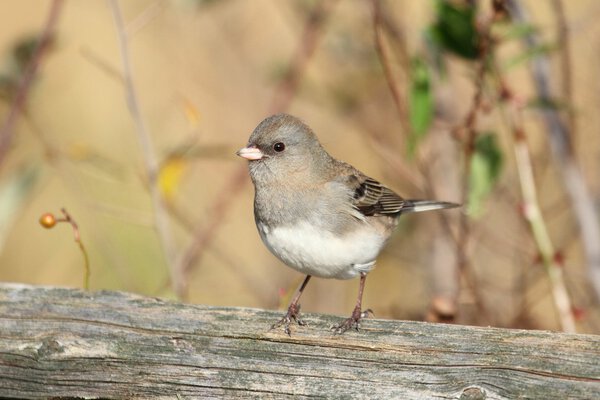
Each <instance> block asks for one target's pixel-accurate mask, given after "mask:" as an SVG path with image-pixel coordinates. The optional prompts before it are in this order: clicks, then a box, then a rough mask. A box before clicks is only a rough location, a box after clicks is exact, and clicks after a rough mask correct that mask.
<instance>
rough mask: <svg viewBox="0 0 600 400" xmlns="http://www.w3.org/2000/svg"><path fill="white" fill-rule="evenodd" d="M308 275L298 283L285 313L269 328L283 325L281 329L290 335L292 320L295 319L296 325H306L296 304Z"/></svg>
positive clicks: (308, 278)
mask: <svg viewBox="0 0 600 400" xmlns="http://www.w3.org/2000/svg"><path fill="white" fill-rule="evenodd" d="M310 277H311V276H310V275H306V278H304V282H302V285H300V288H299V289H298V292H296V295H295V296H294V298H293V299H292V302H291V303H290V306H289V307H288V310H287V313H286V314H285V315H284V316H283V318H281V320H279V321H278V322H276V323H274V324H273V326H271V329H275V328H278V327H280V326H281V325H283V330H284V331H285V333H287V334H288V335H289V336H291V335H292V331H291V330H290V324H291V323H292V320H293V321H296V323H297V324H298V325H306V322H304V321H303V320H302V319H300V304H298V301H299V300H300V296H302V292H303V291H304V288H305V287H306V285H307V284H308V281H309V280H310Z"/></svg>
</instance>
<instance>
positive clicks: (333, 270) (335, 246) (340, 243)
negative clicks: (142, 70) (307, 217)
mask: <svg viewBox="0 0 600 400" xmlns="http://www.w3.org/2000/svg"><path fill="white" fill-rule="evenodd" d="M365 228H367V226H365ZM258 231H259V233H260V236H261V238H262V240H263V242H264V243H265V244H266V246H267V247H268V248H269V250H271V252H272V253H273V254H275V256H277V257H278V258H279V259H280V260H281V261H283V262H284V263H286V264H287V265H288V266H290V267H292V268H294V269H295V270H297V271H299V272H302V273H303V274H307V275H314V276H318V277H321V278H336V279H350V278H354V277H356V276H358V275H359V274H360V273H361V272H369V271H370V270H371V269H373V267H374V266H375V258H376V257H377V255H378V254H379V251H380V250H381V248H382V247H383V245H384V244H385V238H384V237H383V236H382V235H381V234H379V233H378V232H377V231H376V230H375V229H362V230H360V231H359V232H356V233H352V234H347V235H345V236H343V237H342V236H339V235H336V234H334V233H332V232H327V231H322V230H318V229H317V228H315V227H314V226H312V225H311V224H309V223H301V224H300V225H298V226H294V227H290V226H284V227H276V228H273V229H269V228H268V227H266V226H265V225H263V224H261V223H259V224H258Z"/></svg>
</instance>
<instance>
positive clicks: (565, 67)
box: [552, 0, 577, 148]
mask: <svg viewBox="0 0 600 400" xmlns="http://www.w3.org/2000/svg"><path fill="white" fill-rule="evenodd" d="M552 8H553V9H554V14H555V18H556V27H557V30H558V32H557V36H558V40H557V44H558V47H559V49H560V73H561V86H562V87H561V93H562V96H563V98H564V101H565V103H566V104H567V110H566V112H567V125H568V126H569V139H570V141H571V147H572V148H574V147H573V145H574V144H573V139H574V138H575V137H576V136H577V135H576V129H577V120H576V119H575V112H574V104H575V102H574V98H573V73H572V70H571V41H570V37H569V27H568V25H567V18H566V16H565V9H564V6H563V0H552Z"/></svg>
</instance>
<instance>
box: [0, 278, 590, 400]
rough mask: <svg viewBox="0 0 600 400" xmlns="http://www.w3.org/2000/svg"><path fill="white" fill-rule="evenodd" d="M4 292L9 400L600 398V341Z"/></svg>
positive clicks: (2, 350) (126, 298)
mask: <svg viewBox="0 0 600 400" xmlns="http://www.w3.org/2000/svg"><path fill="white" fill-rule="evenodd" d="M279 317H280V313H278V312H272V311H263V310H256V309H240V308H223V307H207V306H198V305H187V304H180V303H174V302H165V301H162V300H158V299H154V298H147V297H140V296H135V295H131V294H126V293H119V292H106V291H105V292H83V291H80V290H73V289H61V288H45V287H32V286H24V285H13V284H0V397H2V398H5V397H12V398H48V397H52V398H56V397H60V398H99V397H101V398H149V397H152V398H157V397H159V398H171V399H177V398H204V399H206V398H265V397H266V398H286V397H288V398H304V397H311V398H379V399H390V398H396V399H461V400H467V399H471V400H474V399H517V398H523V399H600V336H594V335H573V334H562V333H551V332H543V331H523V330H509V329H494V328H478V327H468V326H456V325H441V324H428V323H421V322H406V321H388V320H376V319H371V320H367V321H366V322H365V323H364V324H363V329H362V330H361V331H360V332H347V333H346V334H345V335H343V336H334V335H332V334H331V333H330V332H329V331H328V327H329V326H331V325H332V324H333V323H334V322H337V321H338V319H339V318H338V317H335V318H334V317H332V316H326V315H316V314H307V315H306V316H305V317H306V320H307V321H308V322H309V324H310V325H309V326H307V327H298V328H296V329H295V330H294V334H293V336H292V337H288V336H287V335H285V334H283V333H282V332H280V331H269V329H268V327H269V326H270V324H271V323H272V322H273V321H275V320H277V318H279Z"/></svg>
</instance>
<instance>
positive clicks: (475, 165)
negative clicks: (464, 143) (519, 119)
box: [467, 132, 503, 217]
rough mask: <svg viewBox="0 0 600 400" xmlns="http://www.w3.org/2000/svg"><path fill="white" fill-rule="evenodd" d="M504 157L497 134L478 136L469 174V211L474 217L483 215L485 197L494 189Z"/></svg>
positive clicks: (489, 133)
mask: <svg viewBox="0 0 600 400" xmlns="http://www.w3.org/2000/svg"><path fill="white" fill-rule="evenodd" d="M502 157H503V156H502V151H501V150H500V148H499V147H498V143H497V141H496V135H495V134H493V133H491V132H488V133H484V134H481V135H479V136H478V137H477V140H476V142H475V152H474V153H473V157H472V158H471V174H470V176H469V206H468V210H467V211H468V213H469V214H470V215H472V216H474V217H476V216H479V215H481V213H482V211H483V203H484V201H485V198H486V197H487V195H488V194H489V193H490V192H491V191H492V189H493V188H494V185H495V184H496V182H497V181H498V177H499V176H500V171H501V169H502V163H503V158H502Z"/></svg>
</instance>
